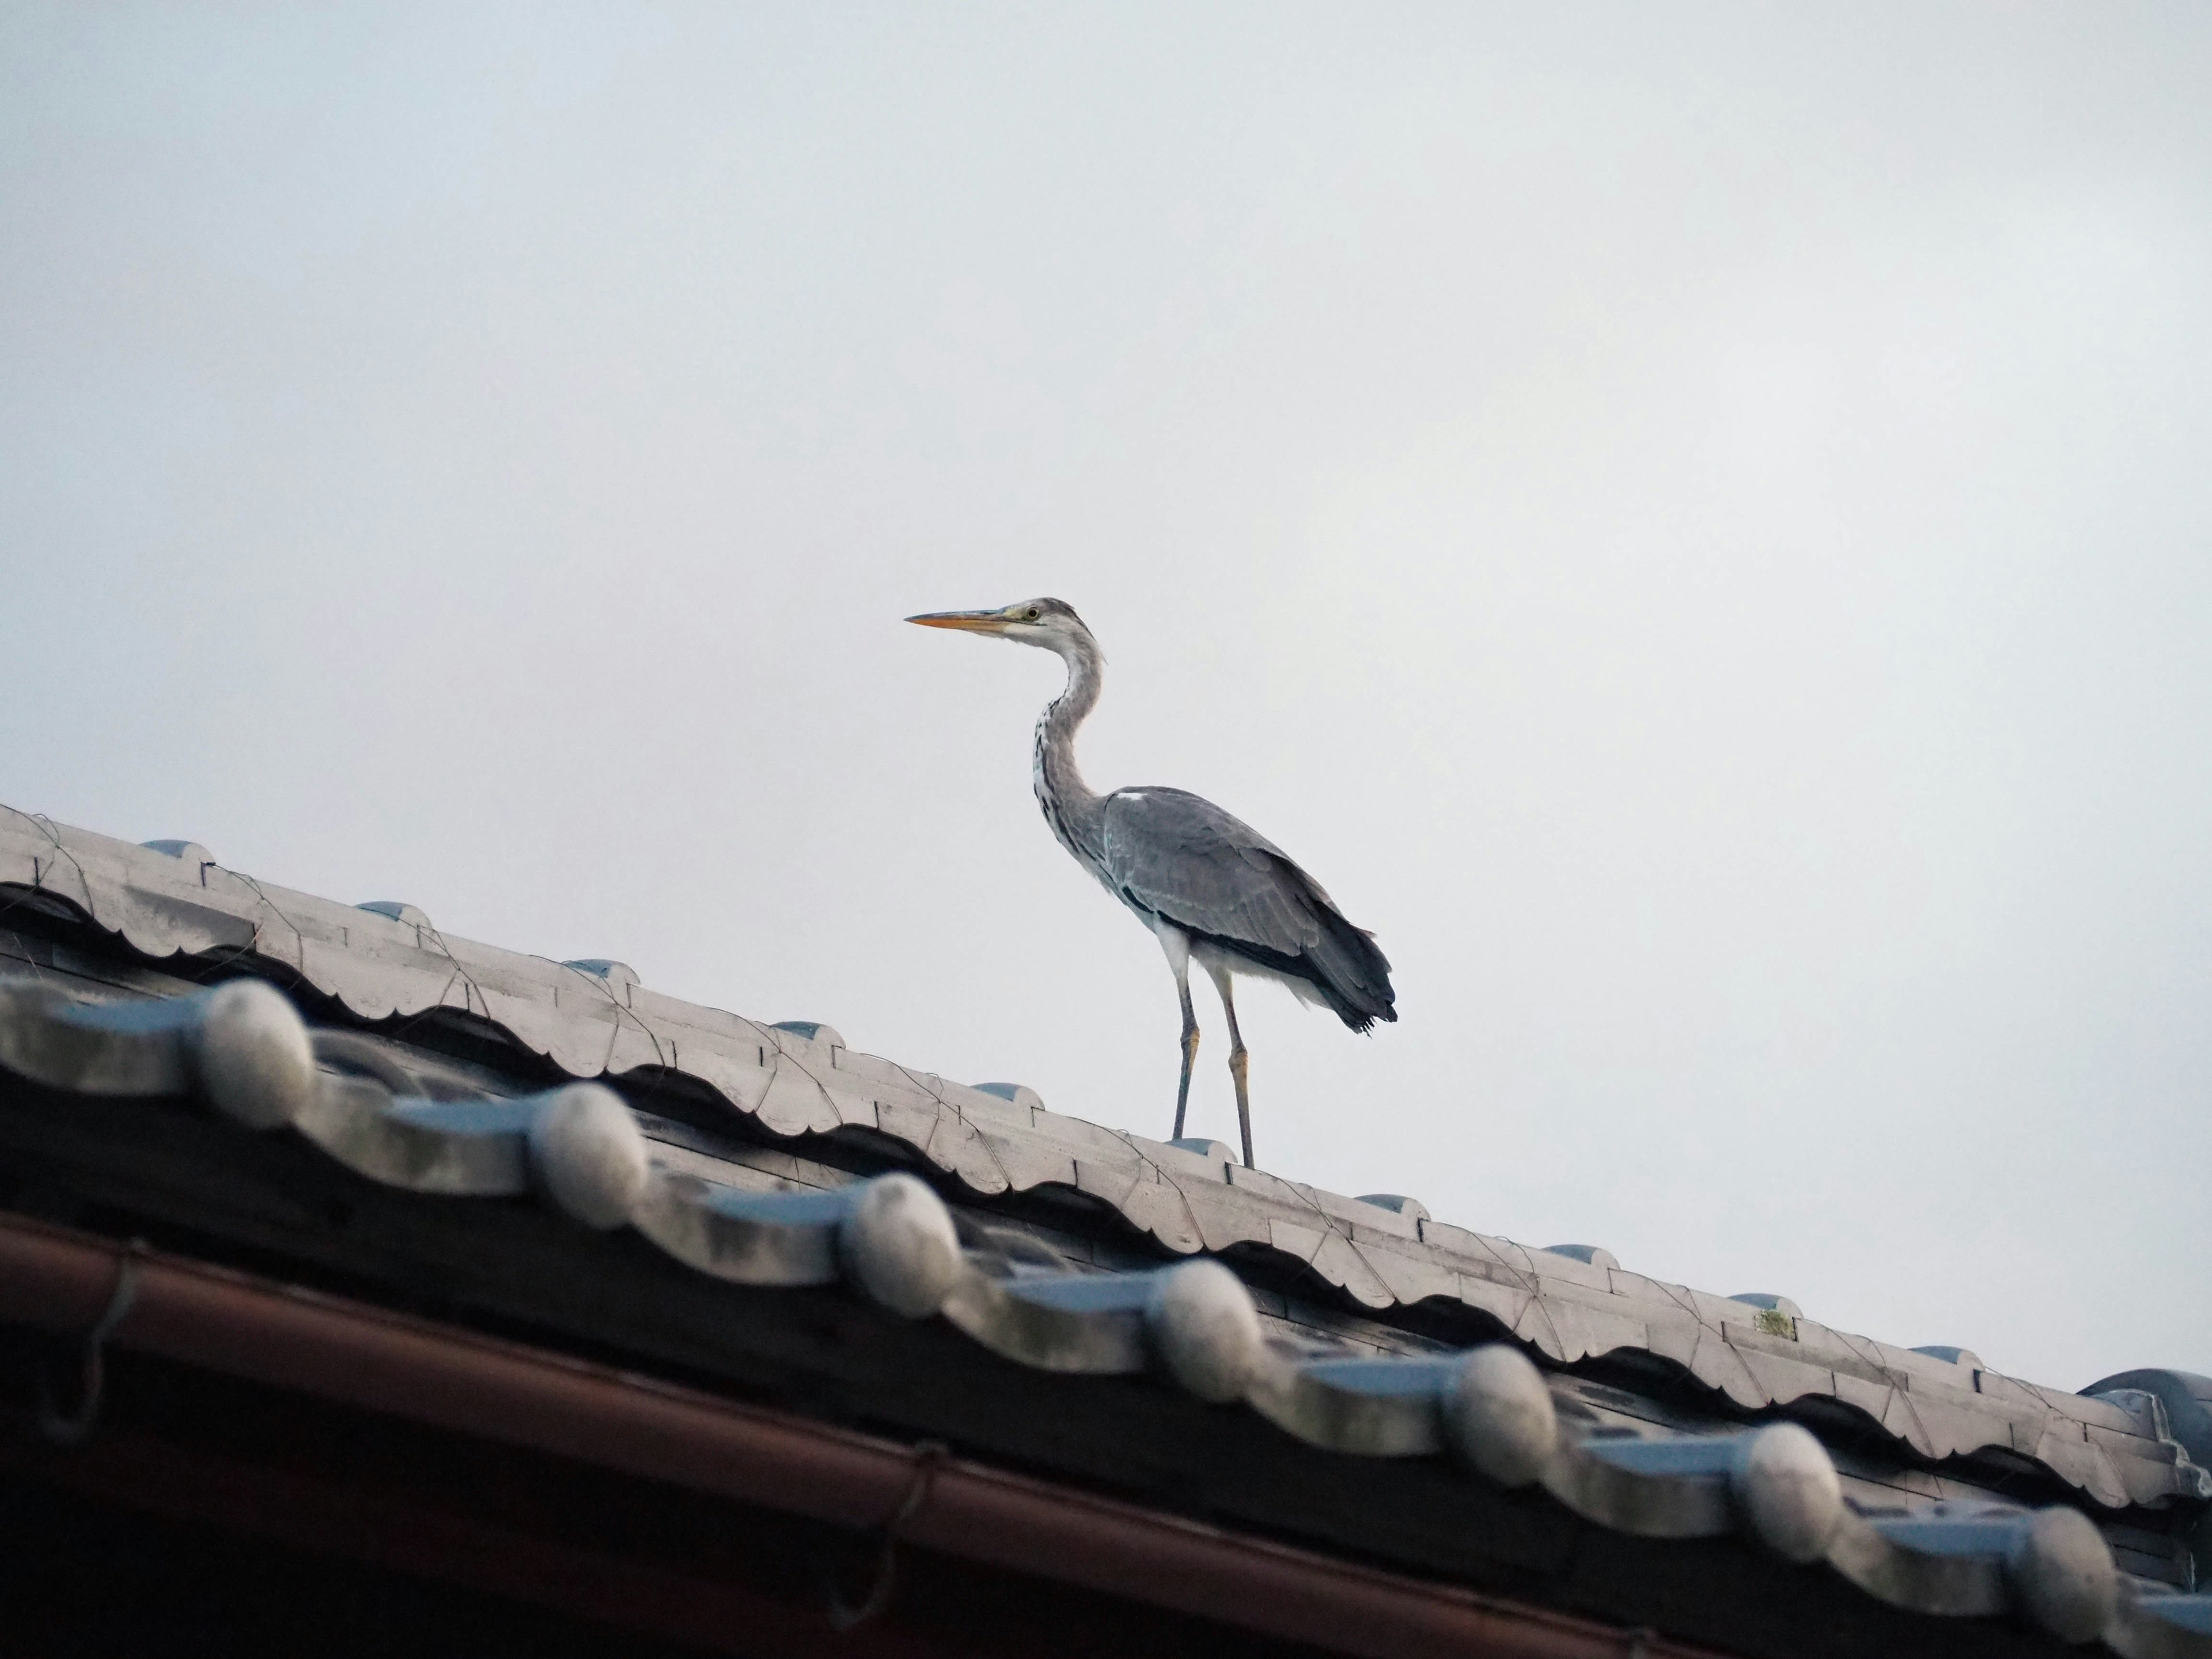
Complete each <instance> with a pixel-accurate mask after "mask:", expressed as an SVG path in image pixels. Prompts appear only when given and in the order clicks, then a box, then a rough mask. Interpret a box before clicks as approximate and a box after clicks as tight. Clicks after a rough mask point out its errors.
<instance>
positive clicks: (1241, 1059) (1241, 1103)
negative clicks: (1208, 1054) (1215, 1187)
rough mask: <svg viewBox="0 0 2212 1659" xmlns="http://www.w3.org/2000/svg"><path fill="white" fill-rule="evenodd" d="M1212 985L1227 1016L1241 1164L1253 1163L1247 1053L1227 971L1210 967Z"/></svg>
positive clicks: (1249, 1164) (1230, 1065)
mask: <svg viewBox="0 0 2212 1659" xmlns="http://www.w3.org/2000/svg"><path fill="white" fill-rule="evenodd" d="M1213 988H1214V989H1215V990H1217V991H1218V992H1220V993H1221V1012H1223V1013H1224V1014H1226V1015H1227V1016H1228V1017H1229V1075H1230V1076H1231V1078H1232V1079H1235V1081H1236V1084H1237V1132H1238V1133H1240V1134H1242V1135H1243V1137H1244V1167H1245V1168H1246V1169H1248V1170H1249V1169H1252V1168H1254V1167H1255V1166H1254V1164H1253V1163H1252V1096H1251V1091H1250V1090H1249V1088H1248V1087H1247V1085H1246V1082H1245V1079H1246V1075H1247V1073H1248V1072H1249V1068H1250V1058H1251V1056H1250V1054H1249V1051H1248V1050H1247V1049H1246V1048H1245V1047H1244V1034H1243V1032H1241V1031H1239V1030H1237V1004H1236V1001H1235V1000H1234V999H1233V998H1231V995H1230V994H1229V970H1228V969H1225V968H1216V969H1214V970H1213Z"/></svg>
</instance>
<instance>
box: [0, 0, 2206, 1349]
mask: <svg viewBox="0 0 2212 1659" xmlns="http://www.w3.org/2000/svg"><path fill="white" fill-rule="evenodd" d="M2208 86H2212V10H2208V9H2205V8H2203V7H2202V6H2200V5H2194V4H2177V5H2172V6H2149V5H2136V6H2128V5H2118V4H2111V5H2106V4H2098V5H2091V4H2086V3H2085V4H2080V5H2071V6H2057V5H2007V6H1998V5H1994V4H1991V5H1983V6H1943V5H1932V4H1925V3H1915V4H1911V5H1899V6H1891V7H1880V6H1869V5H1859V6H1852V7H1847V8H1828V9H1819V10H1818V11H1816V9H1812V8H1802V7H1782V6H1753V5H1740V6H1730V7H1711V6H1672V7H1655V6H1650V5H1644V4H1634V5H1624V6H1594V5H1593V6H1543V7H1538V6H1527V7H1521V8H1512V9H1505V8H1496V7H1481V6H1473V5H1450V6H1437V7H1421V6H1398V7H1390V8H1383V7H1368V8H1354V7H1335V8H1306V9H1297V8H1291V7H1287V6H1283V5H1275V4H1270V5H1265V6H1251V7H1241V6H1229V5H1213V6H1209V7H1188V6H1174V7H1170V6H1161V7H1142V6H1133V5H1116V6H1110V7H1107V6H1100V7H1091V8H1084V7H1076V6H1053V7H1042V8H1039V7H1030V8H1015V7H1004V8H996V7H977V6H959V7H939V8H934V9H930V8H921V7H914V6H882V7H862V6H854V7H842V8H836V9H830V8H821V7H800V6H791V7H785V8H781V9H739V8H735V7H731V6H725V5H701V6H697V7H690V8H685V7H659V8H653V9H647V8H643V7H637V6H629V5H623V6H614V5H608V6H602V7H599V8H581V9H579V8H569V9H559V8H551V7H545V6H537V5H532V6H513V7H493V6H453V5H437V6H423V7H420V8H412V9H410V8H406V7H401V6H396V5H392V4H374V5H361V6H355V7H345V6H325V7H316V8H303V7H289V6H269V7H260V8H256V7H238V6H225V7H196V6H183V5H174V4H163V5H148V6H101V7H96V8H95V7H87V6H81V5H76V4H62V5H51V6H50V5H31V4H22V3H13V4H9V5H7V6H5V7H4V8H0V227H4V234H0V562H4V569H5V573H6V578H7V580H6V587H5V592H6V608H5V610H4V611H0V651H4V653H5V661H6V663H7V666H8V671H9V672H8V684H9V687H10V695H9V696H8V698H7V699H6V702H5V704H4V706H0V799H5V800H6V801H8V802H9V803H10V804H12V805H17V806H20V807H22V808H25V809H27V810H33V811H45V812H48V813H50V814H52V816H54V817H58V818H59V819H61V820H63V821H64V822H67V823H76V824H80V825H82V826H84V827H86V828H88V829H99V830H102V831H105V832H106V833H109V834H112V835H119V836H128V837H131V838H133V839H143V838H147V837H152V836H191V837H193V838H196V839H198V840H200V841H202V842H205V843H206V844H207V845H208V846H210V848H212V849H213V850H214V851H215V853H216V856H217V857H219V858H221V859H222V860H224V861H225V862H226V863H228V864H229V865H231V866H234V867H236V868H240V869H244V870H246V871H249V872H253V873H255V874H258V875H261V876H264V877H267V878H273V879H275V880H277V881H281V882H283V883H286V884H290V885H293V886H296V887H301V888H306V889H308V890H313V891H315V892H319V893H324V894H327V895H329V896H333V897H338V898H348V899H369V898H402V899H405V900H408V901H410V902H414V903H416V904H419V905H421V906H422V908H424V909H426V910H427V911H428V912H429V914H430V915H432V916H433V917H434V918H435V920H436V921H438V922H439V924H440V925H441V927H443V928H445V929H446V930H447V932H449V933H457V934H461V935H465V936H468V937H472V938H477V939H486V940H490V941H492V942H495V943H497V944H501V945H508V946H512V947H515V948H519V949H522V950H528V951H543V952H545V953H548V954H550V955H555V956H561V957H577V956H617V957H623V958H624V959H625V960H628V961H629V962H631V963H634V964H635V966H636V967H637V968H638V969H639V970H640V972H641V974H642V975H643V976H644V978H645V980H646V981H647V983H648V984H651V985H653V986H655V987H659V988H660V989H663V990H665V991H668V992H670V993H671V994H677V995H679V996H684V997H688V998H691V999H695V1000H702V1001H706V1002H710V1003H714V1004H718V1005H720V1006H728V1007H732V1008H735V1009H738V1010H739V1011H741V1012H746V1013H749V1014H752V1015H755V1016H758V1017H763V1018H817V1019H826V1020H829V1021H831V1022H833V1023H835V1024H836V1025H838V1026H839V1027H840V1028H841V1029H842V1030H843V1031H844V1033H845V1034H846V1036H848V1038H849V1039H850V1040H851V1041H852V1042H854V1043H855V1044H856V1045H857V1046H859V1047H861V1048H867V1049H870V1050H872V1051H875V1052H878V1053H882V1054H890V1055H892V1056H895V1057H896V1058H897V1059H899V1060H902V1061H904V1062H907V1063H908V1064H911V1065H915V1066H925V1067H928V1068H930V1069H933V1070H936V1071H940V1072H943V1073H946V1074H947V1075H950V1076H953V1077H957V1078H961V1079H968V1080H971V1081H980V1080H983V1079H1015V1080H1018V1081H1022V1082H1026V1083H1029V1084H1030V1085H1033V1086H1034V1087H1036V1089H1038V1090H1039V1091H1041V1092H1042V1094H1043V1095H1044V1097H1046V1099H1047V1100H1048V1102H1049V1103H1051V1104H1052V1105H1053V1106H1054V1107H1055V1108H1057V1109H1060V1110H1063V1111H1066V1112H1071V1113H1074V1114H1076V1115H1081V1116H1085V1117H1088V1118H1091V1119H1093V1120H1095V1121H1100V1122H1104V1123H1109V1124H1114V1125H1116V1126H1120V1127H1128V1128H1133V1129H1136V1130H1139V1131H1141V1132H1144V1133H1152V1134H1162V1133H1165V1132H1166V1129H1167V1126H1168V1119H1169V1116H1170V1109H1171V1106H1172V1098H1173V1091H1174V1082H1175V1067H1176V1048H1175V1036H1176V1012H1175V1002H1174V996H1173V992H1172V988H1171V986H1170V981H1169V979H1168V976H1167V973H1166V970H1165V969H1164V966H1163V965H1162V963H1161V961H1160V958H1159V952H1158V948H1157V947H1156V946H1155V945H1154V944H1153V942H1152V939H1151V938H1150V937H1149V936H1148V935H1147V934H1146V933H1145V932H1144V931H1143V930H1142V929H1141V928H1140V927H1139V926H1138V925H1137V924H1136V923H1135V922H1134V921H1133V919H1132V918H1130V917H1129V916H1128V915H1126V914H1125V913H1123V912H1121V911H1120V910H1119V909H1118V908H1117V907H1115V905H1114V904H1113V903H1112V902H1110V901H1109V899H1107V898H1106V897H1105V896H1103V894H1102V893H1101V892H1100V891H1099V890H1097V888H1096V886H1095V885H1093V884H1091V882H1090V881H1089V880H1088V879H1087V878H1085V877H1084V876H1083V875H1082V874H1081V873H1080V872H1079V871H1078V870H1077V868H1076V867H1075V866H1074V865H1073V862H1071V861H1070V860H1068V859H1067V858H1066V855H1065V854H1062V853H1061V851H1060V849H1059V848H1057V847H1056V846H1054V844H1053V842H1052V840H1051V838H1050V836H1049V835H1048V832H1047V830H1046V829H1045V827H1044V825H1043V823H1042V821H1041V819H1040V818H1039V817H1038V815H1037V812H1036V807H1035V805H1034V804H1033V802H1032V801H1031V799H1030V793H1029V757H1028V744H1029V735H1030V725H1031V722H1032V721H1033V720H1034V719H1035V717H1036V712H1037V708H1038V707H1039V706H1040V705H1041V704H1042V702H1044V701H1045V700H1046V699H1047V698H1048V696H1051V695H1052V694H1053V693H1054V691H1055V690H1057V689H1058V667H1057V665H1056V664H1054V662H1053V661H1052V660H1051V659H1049V658H1048V657H1045V656H1043V655H1042V654H1040V653H1030V652H1017V651H1013V650H1010V649H1007V648H1006V647H1003V646H999V645H994V644H989V643H986V642H983V641H975V640H972V639H966V638H961V637H957V636H951V635H939V634H930V633H925V632H924V631H923V630H921V629H908V628H905V627H902V625H901V624H900V623H899V620H898V619H899V618H900V617H902V616H904V615H906V614H907V613H908V612H910V611H920V610H925V609H939V608H945V607H951V606H969V605H997V604H1003V603H1007V602H1010V601H1012V600H1014V599H1021V598H1025V597H1028V596H1030V595H1032V594H1038V593H1053V594H1057V595H1059V596H1060V597H1061V598H1064V599H1067V600H1068V601H1069V602H1071V603H1072V604H1073V605H1075V606H1076V607H1077V608H1078V609H1079V611H1082V613H1083V614H1084V616H1085V617H1086V618H1087V619H1088V620H1089V621H1090V623H1091V625H1092V626H1093V628H1094V629H1097V632H1098V634H1099V635H1100V637H1101V639H1102V640H1103V642H1104V644H1105V647H1106V649H1107V652H1108V653H1109V658H1110V659H1111V664H1112V666H1111V669H1110V671H1109V678H1108V683H1107V692H1106V699H1105V702H1104V705H1103V709H1102V711H1101V712H1100V714H1099V715H1098V716H1097V719H1096V720H1094V722H1093V725H1092V728H1091V731H1090V732H1088V734H1087V736H1086V741H1085V746H1084V750H1083V754H1084V760H1085V766H1086V769H1087V770H1088V772H1089V774H1090V776H1091V781H1092V782H1093V784H1094V785H1096V786H1097V787H1102V788H1103V787H1115V786H1118V785H1121V784H1124V783H1145V782H1153V783H1173V784H1176V785H1180V786H1182V787H1187V788H1191V789H1194V790H1197V791H1199V792H1200V793H1203V794H1206V795H1208V796H1210V797H1211V798H1212V799H1215V800H1218V801H1219V802H1220V803H1221V804H1222V805H1225V806H1226V807H1228V808H1229V809H1230V810H1231V811H1235V812H1237V813H1238V814H1239V815H1241V816H1243V817H1246V818H1248V819H1249V820H1250V821H1251V822H1252V823H1255V825H1256V826H1258V827H1259V828H1260V829H1261V830H1262V831H1263V832H1265V833H1266V834H1267V835H1268V836H1271V837H1273V839H1274V840H1276V841H1277V842H1280V843H1281V844H1282V845H1283V846H1284V847H1285V848H1286V849H1288V850H1289V851H1290V852H1291V854H1293V855H1294V856H1297V857H1298V858H1299V859H1301V860H1303V861H1304V862H1305V863H1307V864H1308V865H1309V866H1310V867H1311V868H1312V869H1313V871H1314V872H1316V874H1317V875H1318V876H1319V877H1320V878H1321V879H1322V881H1323V882H1324V883H1326V884H1328V887H1329V888H1330V890H1332V891H1333V892H1334V894H1335V896H1336V897H1337V898H1338V899H1339V900H1340V902H1342V903H1343V905H1344V906H1345V908H1346V909H1347V910H1348V911H1349V913H1350V914H1351V915H1352V916H1353V917H1354V918H1355V919H1356V920H1358V921H1359V922H1361V923H1362V924H1363V925H1364V926H1367V927H1372V928H1374V929H1375V930H1376V933H1378V935H1379V936H1380V938H1381V940H1382V942H1383V946H1384V948H1385V949H1386V950H1387V951H1389V954H1390V957H1391V958H1392V960H1393V962H1394V963H1395V965H1396V969H1397V976H1398V981H1399V985H1400V991H1401V999H1400V1008H1401V1014H1402V1019H1401V1023H1400V1024H1397V1025H1395V1026H1391V1027H1386V1028H1383V1029H1382V1030H1379V1031H1378V1033H1377V1034H1376V1036H1374V1037H1373V1038H1371V1039H1361V1038H1357V1037H1354V1036H1352V1035H1350V1034H1349V1033H1348V1032H1346V1031H1345V1030H1343V1029H1342V1028H1341V1027H1340V1026H1338V1025H1337V1024H1335V1023H1334V1021H1333V1020H1332V1019H1330V1018H1328V1017H1327V1016H1325V1015H1322V1014H1319V1013H1316V1012H1309V1011H1305V1010H1302V1009H1299V1008H1297V1006H1295V1005H1293V1004H1292V1003H1291V1001H1290V1000H1289V999H1288V998H1287V997H1285V996H1284V995H1282V994H1280V993H1279V992H1278V991H1274V990H1273V989H1272V988H1269V987H1254V988H1253V989H1252V990H1251V991H1250V992H1249V994H1247V995H1246V997H1245V998H1244V999H1243V1012H1245V1017H1246V1025H1247V1034H1248V1036H1249V1039H1250V1041H1251V1042H1252V1045H1253V1050H1254V1061H1253V1085H1254V1094H1255V1122H1256V1132H1257V1139H1258V1143H1259V1148H1260V1152H1261V1162H1262V1163H1263V1164H1266V1165H1267V1166H1268V1167H1269V1168H1272V1169H1273V1170H1277V1171H1279V1172H1280V1173H1283V1174H1285V1175H1289V1176H1294V1177H1297V1178H1300V1179H1304V1180H1308V1181H1311V1182H1316V1183H1318V1184H1321V1185H1324V1186H1328V1187H1330V1188H1335V1189H1337V1190H1340V1191H1344V1192H1352V1193H1358V1192H1366V1191H1374V1190H1378V1189H1379V1190H1389V1191H1401V1192H1409V1193H1412V1194H1415V1195H1417V1196H1419V1198H1421V1199H1422V1200H1424V1201H1425V1203H1426V1204H1427V1205H1428V1206H1429V1207H1430V1209H1431V1211H1432V1212H1435V1213H1436V1214H1437V1215H1439V1216H1441V1217H1443V1218H1446V1219H1449V1220H1452V1221H1456V1222H1459V1223H1462V1224H1464V1225H1469V1226H1474V1227H1476V1228H1480V1229H1481V1230H1483V1231H1492V1232H1500V1233H1504V1234H1505V1235H1507V1236H1509V1237H1515V1238H1518V1239H1521V1240H1522V1241H1524V1242H1526V1243H1531V1244H1547V1243H1558V1242H1562V1241H1567V1240H1576V1241H1583V1242H1588V1243H1599V1244H1603V1245H1606V1246H1607V1247H1609V1248H1610V1249H1613V1251H1614V1252H1615V1253H1616V1254H1618V1255H1620V1258H1621V1260H1622V1261H1624V1262H1625V1263H1626V1264H1627V1265H1628V1266H1630V1267H1635V1268H1637V1269H1639V1270H1641V1271H1644V1272H1646V1273H1652V1274H1654V1275H1656V1276H1658V1277H1660V1278H1664V1279H1675V1280H1680V1281H1684V1282H1687V1283H1690V1284H1692V1285H1698V1286H1699V1287H1700V1288H1704V1289H1708V1290H1712V1291H1721V1292H1724V1293H1725V1292H1734V1291H1753V1290H1763V1291H1779V1292H1783V1293H1784V1294H1787V1295H1790V1296H1791V1297H1795V1298H1796V1300H1797V1301H1798V1302H1799V1303H1801V1304H1803V1306H1804V1308H1805V1309H1806V1310H1807V1312H1808V1314H1810V1315H1812V1316H1814V1317H1815V1318H1818V1319H1820V1320H1823V1321H1825V1322H1828V1323H1831V1324H1833V1325H1837V1326H1839V1327H1842V1328H1846V1329H1851V1330H1857V1331H1861V1332H1863V1333H1866V1334H1870V1335H1875V1336H1879V1337H1881V1338H1883V1339H1885V1340H1891V1341H1897V1342H1903V1343H1909V1344H1917V1343H1933V1342H1953V1343H1959V1344H1963V1345H1966V1346H1972V1347H1973V1348H1976V1349H1977V1350H1978V1351H1979V1352H1981V1353H1982V1355H1983V1356H1984V1358H1985V1359H1987V1360H1988V1362H1989V1363H1990V1364H1993V1365H1996V1366H1997V1367H1998V1368H2000V1369H2002V1370H2010V1371H2014V1372H2015V1373H2019V1374H2024V1375H2027V1376H2031V1377H2033V1378H2034V1379H2036V1380H2038V1381H2041V1382H2045V1383H2052V1384H2059V1385H2064V1386H2068V1387H2079V1386H2081V1384H2083V1383H2087V1382H2090V1381H2091V1380H2093V1378H2095V1377H2096V1376H2100V1375H2103V1374H2105V1373H2106V1372H2108V1371H2112V1370H2119V1369H2122V1368H2124V1367H2127V1366H2132V1365H2144V1364H2164V1365H2174V1366H2180V1367H2184V1368H2188V1369H2193V1370H2208V1371H2212V1297H2208V1296H2207V1294H2206V1293H2205V1291H2204V1273H2205V1263H2206V1261H2207V1259H2208V1257H2212V1207H2208V1205H2207V1201H2206V1178H2207V1173H2208V1168H2212V1110H2208V1104H2212V869H2208V849H2212V744H2208V741H2207V732H2208V725H2212V664H2209V663H2208V653H2207V652H2206V650H2205V638H2206V635H2207V631H2208V628H2212V465H2208V464H2207V459H2206V454H2207V449H2208V440H2212V100H2208V99H2207V98H2206V97H2205V95H2204V89H2205V88H2206V87H2208ZM1200 997H1201V1000H1200V1018H1201V1020H1202V1021H1204V1022H1205V1023H1206V1025H1207V1027H1208V1041H1207V1046H1206V1048H1205V1049H1204V1050H1203V1051H1202V1053H1201V1054H1200V1079H1199V1085H1198V1088H1197V1090H1196V1091H1195V1097H1194V1125H1193V1127H1194V1129H1196V1130H1198V1131H1200V1132H1203V1133H1212V1134H1216V1135H1218V1136H1221V1137H1222V1138H1224V1139H1233V1131H1234V1121H1233V1119H1234V1113H1233V1109H1232V1107H1231V1096H1230V1091H1229V1086H1228V1079H1227V1078H1226V1075H1225V1071H1224V1068H1223V1066H1222V1065H1221V1061H1222V1060H1223V1057H1224V1054H1225V1040H1224V1036H1223V1034H1222V1031H1221V1028H1220V1023H1219V1018H1218V1009H1217V1008H1215V1007H1214V1006H1213V1005H1212V1002H1211V1000H1210V998H1209V997H1208V996H1207V994H1206V993H1204V992H1201V993H1200Z"/></svg>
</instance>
